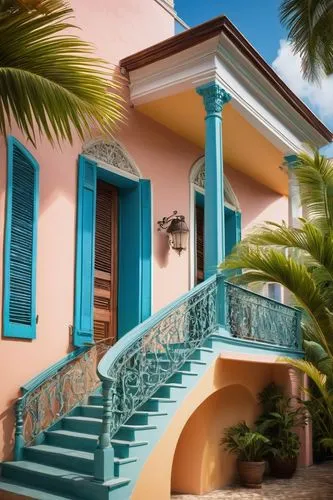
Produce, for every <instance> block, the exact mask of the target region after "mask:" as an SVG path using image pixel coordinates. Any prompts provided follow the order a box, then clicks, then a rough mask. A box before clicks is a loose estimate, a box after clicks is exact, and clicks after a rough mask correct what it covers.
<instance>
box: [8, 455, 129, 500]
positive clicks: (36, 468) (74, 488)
mask: <svg viewBox="0 0 333 500" xmlns="http://www.w3.org/2000/svg"><path fill="white" fill-rule="evenodd" d="M2 467H3V470H2V472H3V474H4V476H5V477H6V478H8V479H14V480H15V479H18V478H19V479H20V483H23V484H26V485H32V486H34V487H38V488H45V489H46V490H49V491H52V492H55V493H57V492H58V493H65V494H67V495H72V496H73V497H74V498H77V497H78V498H84V499H87V500H109V498H110V496H109V494H110V492H111V491H112V490H115V489H118V488H120V487H122V486H126V485H127V484H128V483H129V481H130V480H129V479H125V478H115V479H112V480H111V481H108V482H107V483H103V484H102V483H97V482H96V481H94V478H93V477H92V476H91V475H88V474H82V473H81V474H78V473H77V472H72V471H69V470H68V469H63V468H59V467H52V466H49V465H44V464H40V463H35V462H30V461H25V460H20V461H18V462H5V463H4V464H3V466H2ZM119 493H120V491H119ZM118 498H119V500H120V499H121V497H120V496H118Z"/></svg>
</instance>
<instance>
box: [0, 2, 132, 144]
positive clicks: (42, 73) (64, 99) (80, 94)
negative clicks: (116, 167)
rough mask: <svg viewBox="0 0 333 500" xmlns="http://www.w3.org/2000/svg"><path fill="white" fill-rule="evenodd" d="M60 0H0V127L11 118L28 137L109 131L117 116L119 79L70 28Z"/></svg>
mask: <svg viewBox="0 0 333 500" xmlns="http://www.w3.org/2000/svg"><path fill="white" fill-rule="evenodd" d="M72 16H73V11H72V9H71V8H70V6H69V4H68V3H67V2H66V1H65V0H0V46H1V49H0V133H1V134H4V135H5V134H6V132H7V130H8V129H10V128H11V126H12V122H13V121H15V122H16V123H17V125H18V126H19V128H20V129H21V130H22V132H23V133H24V134H25V135H26V136H27V138H28V139H30V140H31V141H32V142H34V141H35V139H36V133H38V134H44V135H46V137H47V138H48V139H49V140H50V141H51V142H54V141H56V142H60V141H61V140H68V141H70V142H72V140H73V132H74V131H76V133H78V134H79V136H80V137H81V138H84V137H85V135H86V134H89V133H91V130H95V131H97V132H100V133H106V134H110V133H111V132H112V130H113V126H114V124H115V123H116V122H117V121H118V120H119V119H121V118H122V115H123V111H122V104H121V98H120V97H119V95H118V94H117V92H118V91H119V89H120V80H119V79H117V78H116V76H115V73H114V70H112V69H111V67H110V66H109V65H108V64H107V63H106V62H105V61H104V60H102V59H99V58H96V57H94V56H93V55H92V54H93V47H92V46H91V45H90V44H89V43H86V42H84V41H82V40H81V39H80V38H79V37H77V36H76V35H74V34H73V30H74V29H76V27H75V26H74V25H73V24H71V23H70V22H69V19H70V17H72Z"/></svg>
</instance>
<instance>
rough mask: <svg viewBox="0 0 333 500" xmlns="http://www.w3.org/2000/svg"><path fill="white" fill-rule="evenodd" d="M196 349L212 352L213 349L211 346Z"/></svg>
mask: <svg viewBox="0 0 333 500" xmlns="http://www.w3.org/2000/svg"><path fill="white" fill-rule="evenodd" d="M197 351H201V352H214V349H212V348H211V347H198V348H197Z"/></svg>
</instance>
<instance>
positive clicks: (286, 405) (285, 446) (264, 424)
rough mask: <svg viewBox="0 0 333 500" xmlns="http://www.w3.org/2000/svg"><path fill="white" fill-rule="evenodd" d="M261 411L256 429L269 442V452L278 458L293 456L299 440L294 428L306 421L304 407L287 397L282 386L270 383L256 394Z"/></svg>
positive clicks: (297, 452) (295, 454)
mask: <svg viewBox="0 0 333 500" xmlns="http://www.w3.org/2000/svg"><path fill="white" fill-rule="evenodd" d="M258 400H259V403H260V404H261V405H262V407H263V413H262V414H261V415H260V417H259V418H258V420H257V421H256V425H257V428H258V431H259V432H260V433H262V434H263V435H264V436H266V437H267V438H268V439H269V440H270V443H271V446H272V451H271V454H272V455H274V456H275V457H278V458H280V459H283V460H284V459H289V458H295V457H297V456H298V454H299V449H300V440H299V437H298V435H297V434H296V432H295V429H296V428H299V427H303V426H304V425H305V423H306V417H305V412H304V407H303V406H302V405H299V404H298V402H297V401H293V398H287V397H286V396H285V395H284V394H283V391H282V388H281V387H279V386H277V385H276V384H274V383H272V384H269V385H268V386H267V387H265V389H264V390H263V391H262V392H261V393H260V394H259V395H258Z"/></svg>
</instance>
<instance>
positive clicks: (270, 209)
mask: <svg viewBox="0 0 333 500" xmlns="http://www.w3.org/2000/svg"><path fill="white" fill-rule="evenodd" d="M224 171H225V174H226V176H227V177H228V180H229V181H230V183H231V186H232V188H233V190H234V192H235V194H236V196H237V198H238V201H239V204H240V207H241V210H242V230H243V234H246V233H247V232H248V231H251V229H253V227H255V226H256V225H258V224H261V223H262V222H264V221H268V220H270V221H275V222H281V221H282V220H284V221H286V222H288V198H287V197H286V196H280V195H278V194H277V193H275V192H274V191H272V190H271V189H269V188H267V187H266V186H263V185H262V184H258V182H255V181H254V180H253V179H251V178H250V177H248V176H247V175H245V174H242V173H241V172H237V171H235V170H233V169H232V168H231V167H230V166H229V165H225V166H224Z"/></svg>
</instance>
